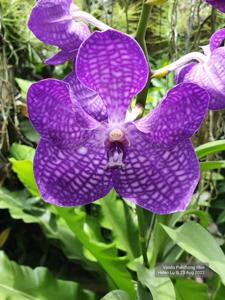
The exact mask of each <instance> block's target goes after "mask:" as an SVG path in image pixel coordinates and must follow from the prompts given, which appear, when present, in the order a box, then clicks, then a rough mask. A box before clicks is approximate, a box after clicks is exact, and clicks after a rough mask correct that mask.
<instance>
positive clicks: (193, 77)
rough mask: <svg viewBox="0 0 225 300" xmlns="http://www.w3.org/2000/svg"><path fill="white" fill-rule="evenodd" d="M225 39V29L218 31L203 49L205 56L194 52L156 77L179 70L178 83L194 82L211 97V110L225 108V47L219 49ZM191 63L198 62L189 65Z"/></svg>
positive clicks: (163, 69) (156, 73) (156, 72)
mask: <svg viewBox="0 0 225 300" xmlns="http://www.w3.org/2000/svg"><path fill="white" fill-rule="evenodd" d="M224 38H225V28H224V29H220V30H218V31H216V32H215V33H214V34H213V35H212V37H211V39H210V44H209V45H207V46H204V47H202V48H203V50H204V54H202V53H200V52H192V53H188V54H187V55H185V56H183V57H182V58H180V59H179V60H177V61H176V62H174V63H172V64H170V65H168V66H166V67H164V68H162V69H159V70H157V71H155V73H154V76H155V77H157V76H160V74H162V75H164V74H166V73H168V72H170V71H173V70H177V74H176V82H177V83H181V82H192V83H196V84H198V85H199V86H201V87H202V88H205V89H206V90H207V92H208V93H209V95H210V101H209V109H211V110H219V109H224V108H225V47H219V46H220V45H221V43H222V41H223V40H224ZM190 61H197V62H192V63H189V64H188V62H190Z"/></svg>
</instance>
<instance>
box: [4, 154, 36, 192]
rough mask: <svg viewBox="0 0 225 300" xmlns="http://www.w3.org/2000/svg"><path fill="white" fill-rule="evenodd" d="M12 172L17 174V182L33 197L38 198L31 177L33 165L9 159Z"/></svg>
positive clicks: (32, 176) (28, 162)
mask: <svg viewBox="0 0 225 300" xmlns="http://www.w3.org/2000/svg"><path fill="white" fill-rule="evenodd" d="M9 161H10V162H11V164H12V169H13V171H14V172H15V173H16V174H17V176H18V178H19V180H20V181H21V182H22V183H23V184H24V186H25V187H26V188H27V189H28V190H29V191H30V192H31V194H32V195H34V196H40V195H39V192H38V189H37V185H36V183H35V180H34V175H33V163H32V162H31V161H30V160H16V159H14V158H10V159H9Z"/></svg>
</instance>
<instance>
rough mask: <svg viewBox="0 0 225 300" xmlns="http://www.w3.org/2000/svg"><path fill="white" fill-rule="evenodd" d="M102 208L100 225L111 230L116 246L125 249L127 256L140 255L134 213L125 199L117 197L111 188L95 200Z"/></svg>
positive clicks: (131, 257)
mask: <svg viewBox="0 0 225 300" xmlns="http://www.w3.org/2000/svg"><path fill="white" fill-rule="evenodd" d="M97 204H99V205H100V206H101V208H102V220H101V225H102V226H103V227H105V228H107V229H110V230H112V233H113V235H114V237H115V243H116V244H117V247H118V248H120V249H122V250H124V251H126V252H127V254H128V256H129V258H130V259H133V258H135V257H139V256H140V249H139V241H138V228H137V222H136V214H135V213H134V212H133V214H132V211H131V209H130V207H129V206H128V205H127V204H126V203H125V201H123V200H120V199H117V195H116V192H115V191H114V190H112V192H110V193H109V194H108V195H107V196H105V197H104V198H102V199H101V200H99V201H97Z"/></svg>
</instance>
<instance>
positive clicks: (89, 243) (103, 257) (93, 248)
mask: <svg viewBox="0 0 225 300" xmlns="http://www.w3.org/2000/svg"><path fill="white" fill-rule="evenodd" d="M55 209H56V210H57V211H58V214H59V215H60V216H61V217H62V218H63V219H64V220H65V222H66V224H67V225H68V226H69V228H70V229H71V230H72V231H73V233H74V235H75V236H76V237H77V238H78V239H79V240H80V242H81V243H82V244H83V246H84V247H85V248H86V249H87V250H88V251H89V252H90V253H91V254H92V255H93V256H94V257H95V258H96V259H97V261H98V263H99V264H100V265H101V267H102V268H103V269H104V270H105V272H106V273H107V274H108V275H109V277H110V278H111V280H112V281H113V282H114V284H115V285H116V286H117V287H118V288H119V289H122V290H124V291H126V292H127V293H128V294H129V295H130V297H131V298H132V299H133V298H134V294H135V292H134V286H133V283H132V278H131V275H130V273H129V272H128V270H127V269H126V264H127V262H128V260H127V257H118V256H117V250H116V248H115V245H114V244H106V243H103V242H101V241H98V240H97V239H96V238H93V236H92V235H91V232H92V231H91V228H89V225H88V222H86V217H87V216H86V214H85V213H84V212H82V211H80V212H77V211H74V210H72V209H67V208H65V207H64V208H62V207H55Z"/></svg>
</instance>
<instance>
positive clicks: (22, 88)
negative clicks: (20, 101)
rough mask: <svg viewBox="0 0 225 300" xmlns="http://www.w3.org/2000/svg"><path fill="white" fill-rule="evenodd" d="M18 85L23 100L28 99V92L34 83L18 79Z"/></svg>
mask: <svg viewBox="0 0 225 300" xmlns="http://www.w3.org/2000/svg"><path fill="white" fill-rule="evenodd" d="M16 83H17V84H18V86H19V88H20V92H21V95H22V96H23V98H26V94H27V90H28V88H29V87H30V85H31V84H32V83H33V81H29V80H25V79H22V78H16Z"/></svg>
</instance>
